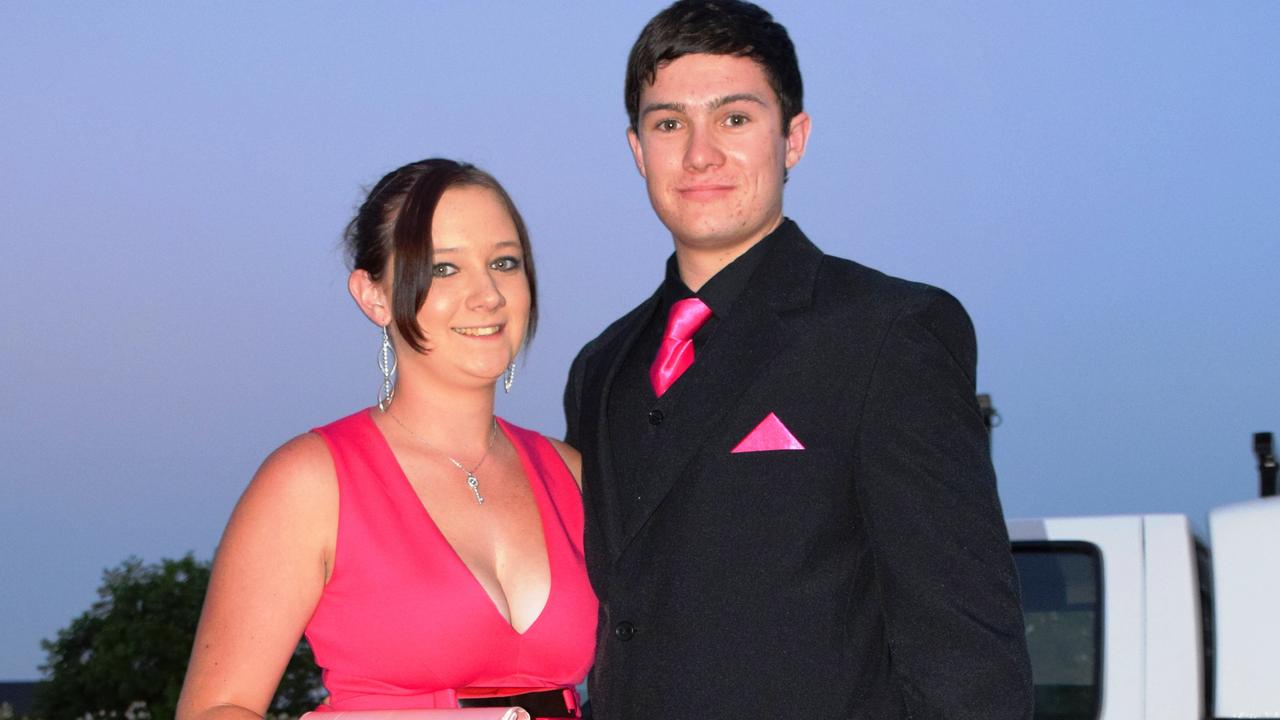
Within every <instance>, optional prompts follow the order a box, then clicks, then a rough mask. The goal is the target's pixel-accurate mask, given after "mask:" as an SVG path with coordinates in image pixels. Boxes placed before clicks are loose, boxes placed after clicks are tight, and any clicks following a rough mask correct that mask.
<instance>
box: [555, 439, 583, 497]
mask: <svg viewBox="0 0 1280 720" xmlns="http://www.w3.org/2000/svg"><path fill="white" fill-rule="evenodd" d="M547 441H548V442H550V443H551V447H554V448H555V449H556V452H558V453H560V458H561V459H562V460H564V464H565V465H567V466H568V467H569V472H570V473H573V481H574V482H576V483H578V489H579V490H581V489H582V453H580V452H578V451H577V450H575V449H574V448H573V446H572V445H570V444H569V443H567V442H565V441H563V440H557V439H555V438H553V437H549V438H547Z"/></svg>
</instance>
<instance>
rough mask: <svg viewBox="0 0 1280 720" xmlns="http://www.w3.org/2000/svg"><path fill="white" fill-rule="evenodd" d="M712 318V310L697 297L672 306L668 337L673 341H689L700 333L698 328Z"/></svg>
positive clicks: (668, 323) (668, 320) (668, 317)
mask: <svg viewBox="0 0 1280 720" xmlns="http://www.w3.org/2000/svg"><path fill="white" fill-rule="evenodd" d="M709 317H711V308H709V307H707V304H706V303H704V302H702V301H701V300H699V299H698V298H696V297H691V298H685V299H684V300H680V301H678V302H676V303H675V304H673V305H672V306H671V314H670V315H668V316H667V332H666V335H665V336H666V337H669V338H672V339H673V340H688V339H690V338H692V337H693V334H694V333H696V332H698V328H700V327H702V324H703V323H705V322H706V321H707V318H709Z"/></svg>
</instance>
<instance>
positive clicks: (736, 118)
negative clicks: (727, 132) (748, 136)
mask: <svg viewBox="0 0 1280 720" xmlns="http://www.w3.org/2000/svg"><path fill="white" fill-rule="evenodd" d="M748 122H751V119H750V118H748V117H747V116H746V115H742V114H740V113H734V114H732V115H730V116H729V117H727V118H725V119H724V124H725V125H728V126H729V127H741V126H743V125H746V124H747V123H748Z"/></svg>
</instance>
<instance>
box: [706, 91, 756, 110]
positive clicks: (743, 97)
mask: <svg viewBox="0 0 1280 720" xmlns="http://www.w3.org/2000/svg"><path fill="white" fill-rule="evenodd" d="M736 102H751V103H755V104H757V105H760V106H763V107H769V103H767V102H765V101H764V100H762V99H761V98H760V96H759V95H756V94H755V93H734V94H733V95H725V96H724V97H718V98H716V99H715V100H712V101H711V102H709V103H707V107H708V108H710V109H712V110H715V109H717V108H722V107H724V106H725V105H731V104H733V103H736Z"/></svg>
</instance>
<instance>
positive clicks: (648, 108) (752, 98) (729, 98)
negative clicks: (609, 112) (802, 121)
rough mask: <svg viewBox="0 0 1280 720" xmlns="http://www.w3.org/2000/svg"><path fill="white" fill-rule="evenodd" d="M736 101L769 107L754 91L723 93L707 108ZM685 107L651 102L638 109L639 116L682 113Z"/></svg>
mask: <svg viewBox="0 0 1280 720" xmlns="http://www.w3.org/2000/svg"><path fill="white" fill-rule="evenodd" d="M736 102H750V103H755V104H757V105H760V106H762V107H769V103H767V102H765V101H764V100H763V99H761V97H760V96H759V95H756V94H755V93H734V94H732V95H723V96H721V97H718V98H715V99H714V100H712V101H711V102H708V103H707V109H709V110H717V109H719V108H722V107H724V106H725V105H732V104H733V103H736ZM685 108H686V105H685V104H684V103H678V102H663V103H651V104H649V105H645V106H644V109H643V110H641V111H640V116H641V117H644V116H645V115H648V114H649V113H653V112H661V111H664V110H666V111H670V112H678V113H682V112H684V111H685Z"/></svg>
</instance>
